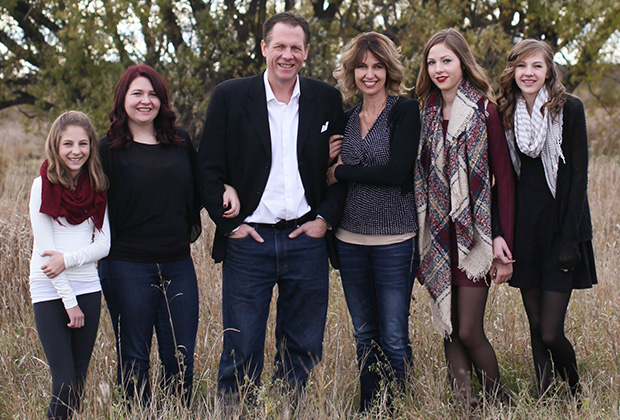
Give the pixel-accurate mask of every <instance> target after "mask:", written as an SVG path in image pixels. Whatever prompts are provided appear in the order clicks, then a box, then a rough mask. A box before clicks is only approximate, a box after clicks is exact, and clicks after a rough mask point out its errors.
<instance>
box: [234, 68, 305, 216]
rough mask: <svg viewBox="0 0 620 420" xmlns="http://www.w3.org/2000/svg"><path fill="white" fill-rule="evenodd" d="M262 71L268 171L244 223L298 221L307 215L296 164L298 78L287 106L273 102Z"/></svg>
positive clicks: (270, 90) (272, 96) (267, 82)
mask: <svg viewBox="0 0 620 420" xmlns="http://www.w3.org/2000/svg"><path fill="white" fill-rule="evenodd" d="M267 76H268V75H267V71H265V75H264V82H265V92H266V94H267V113H268V115H269V133H270V135H271V169H270V171H269V178H268V179H267V185H266V186H265V191H264V192H263V195H262V197H261V200H260V203H259V204H258V207H257V208H256V210H255V211H254V213H252V214H251V215H249V216H248V217H247V218H246V219H245V222H246V223H277V222H278V221H280V220H293V219H298V218H300V217H301V216H303V215H304V214H306V213H308V212H309V211H310V205H309V204H308V200H306V195H305V193H306V192H305V189H304V186H303V183H302V182H301V175H300V174H299V169H298V161H297V131H298V128H299V96H300V94H301V91H300V89H299V76H298V77H297V81H296V82H295V87H294V88H293V94H292V95H291V99H290V101H289V103H288V104H285V103H283V102H280V101H278V100H277V99H276V97H275V95H274V93H273V90H272V89H271V85H270V84H269V79H268V77H267Z"/></svg>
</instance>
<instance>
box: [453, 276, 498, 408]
mask: <svg viewBox="0 0 620 420" xmlns="http://www.w3.org/2000/svg"><path fill="white" fill-rule="evenodd" d="M488 293H489V290H488V289H487V288H486V287H460V286H453V287H452V334H451V335H450V339H446V340H444V350H445V354H446V361H447V363H448V371H449V373H450V379H451V383H452V386H453V388H454V391H455V393H456V395H457V396H459V397H462V398H465V399H467V400H469V399H470V398H471V397H472V393H473V387H472V377H471V375H472V365H473V367H474V369H475V370H476V375H477V376H478V380H479V381H480V383H481V384H483V385H484V389H485V391H486V393H487V395H489V396H496V395H497V393H498V392H499V384H500V381H499V368H498V366H497V358H496V357H495V351H494V350H493V347H491V343H489V340H488V339H487V337H486V335H485V334H484V308H485V306H486V301H487V295H488Z"/></svg>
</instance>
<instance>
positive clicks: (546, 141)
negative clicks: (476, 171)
mask: <svg viewBox="0 0 620 420" xmlns="http://www.w3.org/2000/svg"><path fill="white" fill-rule="evenodd" d="M553 55H554V54H553V51H552V50H551V47H549V45H547V44H546V43H545V42H543V41H538V40H534V39H526V40H524V41H521V42H519V43H518V44H516V45H515V46H514V47H513V48H512V50H511V51H510V53H509V54H508V60H507V63H506V69H505V70H504V72H503V74H502V76H501V79H500V87H501V94H500V98H499V103H500V105H499V110H500V112H501V114H502V118H503V123H504V128H505V130H506V138H507V140H508V146H509V149H510V152H511V158H512V162H513V166H514V168H515V171H516V172H517V175H518V182H517V193H516V224H515V226H516V228H515V244H514V258H515V260H516V263H515V264H514V274H513V277H512V280H511V282H510V285H511V286H514V287H518V288H519V289H521V296H522V298H523V304H524V305H525V311H526V313H527V317H528V320H529V323H530V335H531V339H532V353H533V355H534V366H535V368H536V376H537V378H538V385H539V391H540V393H541V395H544V394H545V393H546V392H547V391H548V389H549V387H550V386H551V384H552V381H553V368H555V371H556V372H557V373H558V374H559V375H560V377H561V378H562V379H563V380H565V381H567V382H568V388H569V391H570V393H571V394H572V395H576V394H578V392H579V390H580V386H579V374H578V372H577V360H576V357H575V350H574V349H573V346H572V344H571V343H570V341H569V340H568V338H566V336H565V335H564V320H565V318H566V310H567V309H568V303H569V301H570V297H571V293H572V291H573V290H574V289H586V288H591V287H592V285H593V284H595V283H596V282H597V278H596V269H595V265H594V253H593V250H592V222H591V220H590V208H589V205H588V197H587V183H588V135H587V132H586V118H585V113H584V109H583V104H582V103H581V101H580V100H579V99H577V98H576V97H574V96H572V95H569V94H568V93H566V90H565V89H564V86H563V85H562V83H561V82H560V80H559V77H558V73H557V71H556V68H555V65H554V63H553ZM552 361H553V362H552Z"/></svg>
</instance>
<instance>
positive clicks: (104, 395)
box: [0, 114, 620, 420]
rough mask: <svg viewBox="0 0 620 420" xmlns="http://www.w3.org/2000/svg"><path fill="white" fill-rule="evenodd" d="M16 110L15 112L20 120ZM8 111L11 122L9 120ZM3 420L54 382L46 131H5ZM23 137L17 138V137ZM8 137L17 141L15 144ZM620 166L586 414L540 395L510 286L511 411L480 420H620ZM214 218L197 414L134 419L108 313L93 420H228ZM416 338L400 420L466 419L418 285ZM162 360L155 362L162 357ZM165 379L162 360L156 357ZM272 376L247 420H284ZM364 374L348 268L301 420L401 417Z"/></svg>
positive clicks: (588, 329)
mask: <svg viewBox="0 0 620 420" xmlns="http://www.w3.org/2000/svg"><path fill="white" fill-rule="evenodd" d="M12 115H14V114H12ZM3 116H4V117H5V121H6V114H4V115H2V114H0V124H1V121H2V117H3ZM0 130H1V132H2V136H0V176H1V180H0V281H1V287H0V302H1V306H0V418H2V419H4V418H7V419H8V418H10V419H36V418H43V417H44V414H45V409H46V406H47V403H48V400H49V392H50V382H51V381H50V376H49V371H48V368H47V365H46V361H45V356H44V354H43V351H42V348H41V345H40V343H39V340H38V336H37V332H36V330H35V327H34V320H33V315H32V306H31V304H30V296H29V291H28V264H29V258H30V252H31V244H32V237H31V231H30V225H29V220H28V212H27V202H28V194H29V188H30V185H31V181H32V179H33V178H34V176H35V174H36V173H37V169H38V165H39V164H40V156H38V155H37V153H39V152H40V151H41V150H42V143H43V139H44V134H41V133H40V132H38V133H37V134H33V133H30V134H27V135H25V134H24V133H23V132H22V131H21V128H19V127H18V128H15V126H14V125H7V124H6V123H5V124H3V125H0ZM16 138H17V139H21V140H20V141H15V139H16ZM7 139H12V140H11V141H9V140H7ZM619 185H620V161H619V160H618V159H617V158H613V159H612V158H605V157H597V158H593V159H592V161H591V169H590V193H589V194H590V205H591V208H592V213H593V214H592V216H593V223H594V229H595V244H594V245H595V254H596V258H597V268H598V274H599V285H598V286H596V287H595V288H593V289H592V290H589V291H579V292H576V293H574V297H573V299H572V301H571V306H570V309H569V313H568V319H567V326H566V327H567V333H568V336H569V337H570V339H571V340H572V341H573V343H574V344H575V348H576V351H577V356H578V361H579V368H580V372H581V374H582V378H583V385H584V391H585V397H584V401H583V406H582V407H581V409H580V410H577V406H576V404H575V403H574V402H570V401H569V402H567V400H566V399H565V397H564V394H563V392H562V390H561V388H560V390H559V391H558V392H557V395H555V396H553V397H552V398H551V399H549V400H547V401H545V402H542V401H538V400H537V399H536V398H535V397H534V395H535V392H534V382H535V377H534V371H533V366H532V360H531V355H530V349H529V335H528V329H527V321H526V318H525V314H524V310H523V307H522V304H521V301H520V297H519V295H518V293H517V291H516V290H514V289H511V288H509V287H505V286H503V287H493V288H492V290H491V294H490V298H489V303H488V306H487V318H486V328H487V331H488V334H489V336H490V340H491V341H492V343H493V345H494V347H495V349H496V352H497V355H498V359H499V363H500V369H501V373H502V376H503V382H504V383H505V385H506V386H507V388H508V389H509V394H510V395H511V396H512V404H510V405H506V404H504V405H492V404H481V405H480V407H479V408H478V409H476V411H474V412H473V413H470V414H469V415H470V418H494V419H528V420H534V419H541V420H542V419H545V420H546V419H565V418H566V419H584V418H585V419H617V418H618V417H619V416H620V412H619V410H620V340H619V339H618V331H619V330H620V291H619V290H618V289H619V288H618V287H617V284H618V278H619V277H620V272H619V271H620V263H619V262H618V255H620V211H619V210H618V209H620V191H619ZM203 216H204V219H203V221H204V225H205V226H204V227H205V230H204V233H203V235H202V237H201V238H200V239H199V240H198V242H197V243H196V244H195V245H194V247H193V250H192V252H193V256H194V261H195V264H196V269H197V272H198V278H199V282H200V326H199V332H198V343H197V348H196V366H195V370H196V378H195V390H196V392H195V395H194V398H193V401H192V404H191V407H190V409H189V410H186V409H184V408H183V407H182V406H181V405H180V404H179V403H178V401H175V400H173V399H171V398H169V397H166V396H165V395H162V393H160V392H158V391H156V392H158V394H157V395H156V396H155V398H154V400H155V401H157V404H156V407H154V408H151V409H150V410H149V411H148V412H144V411H141V410H134V411H133V412H131V413H129V412H127V410H126V409H125V407H124V405H123V404H122V401H121V398H120V397H119V394H118V390H117V388H116V387H115V371H116V359H115V351H114V339H113V334H112V328H111V326H110V321H109V317H108V313H107V309H103V310H102V314H101V315H102V316H101V320H102V323H101V327H100V330H99V336H98V338H97V342H96V347H95V351H94V354H93V359H92V362H91V366H90V371H89V378H88V383H87V393H86V396H85V400H84V407H83V411H82V413H81V415H80V416H79V417H78V418H81V419H142V418H161V419H220V418H227V417H226V416H224V415H223V414H222V411H221V410H220V407H219V406H218V405H217V402H216V400H215V390H216V374H217V366H218V360H219V353H220V350H221V339H222V326H221V320H220V292H221V290H220V267H219V266H216V265H214V264H213V263H212V261H211V259H210V258H209V254H210V239H211V237H212V226H211V225H210V223H209V222H208V218H207V216H206V215H203ZM273 330H274V325H273V319H270V323H269V331H268V339H267V350H266V351H267V360H272V359H273V355H274V337H273ZM410 331H411V338H412V344H413V357H414V363H415V372H414V375H413V379H412V383H411V384H410V386H409V389H408V390H407V393H406V395H405V396H404V397H403V398H402V400H399V401H397V404H396V407H395V409H396V410H395V414H394V417H395V418H402V419H422V418H423V419H440V418H441V419H460V418H465V417H466V413H465V412H464V411H463V410H462V409H461V408H460V407H459V406H456V405H454V404H452V403H451V400H450V398H451V392H450V390H449V385H448V382H447V380H446V369H445V362H444V357H443V350H442V343H441V338H440V337H439V336H438V335H437V334H436V333H435V332H434V330H433V328H432V326H431V322H430V315H429V311H428V298H427V294H426V292H425V290H424V289H423V288H422V287H420V286H419V285H417V284H416V287H415V288H414V294H413V298H412V310H411V321H410ZM154 356H155V355H154ZM153 361H154V365H153V366H155V369H153V375H154V376H157V375H158V372H157V363H156V358H155V357H153ZM271 372H272V369H271V366H270V365H267V366H266V369H265V372H264V376H263V379H264V381H263V383H264V385H263V387H262V388H261V389H260V390H259V397H258V402H257V404H256V406H254V407H253V408H247V407H246V408H245V409H244V411H243V413H242V414H243V418H248V419H278V418H283V417H285V415H286V412H287V410H288V409H289V400H288V398H287V397H286V396H282V395H280V394H279V393H278V392H275V391H273V390H272V389H270V385H269V380H268V379H269V377H270V375H271ZM357 393H358V385H357V367H356V362H355V346H354V342H353V338H352V328H351V325H350V318H349V315H348V312H347V309H346V305H345V301H344V297H343V294H342V289H341V287H340V282H339V279H338V274H337V272H333V273H332V281H331V293H330V306H329V314H328V323H327V329H326V334H325V342H324V358H323V361H322V362H321V364H320V365H319V366H318V367H317V368H316V369H315V370H314V371H313V373H312V376H311V382H310V385H309V388H308V395H307V397H306V399H305V401H304V404H303V406H302V407H300V409H299V410H298V415H297V417H296V418H299V419H362V418H389V416H388V414H387V413H386V412H385V410H384V409H382V408H381V407H379V408H377V410H376V412H374V413H372V414H371V415H368V416H361V415H359V414H357V410H356V408H357Z"/></svg>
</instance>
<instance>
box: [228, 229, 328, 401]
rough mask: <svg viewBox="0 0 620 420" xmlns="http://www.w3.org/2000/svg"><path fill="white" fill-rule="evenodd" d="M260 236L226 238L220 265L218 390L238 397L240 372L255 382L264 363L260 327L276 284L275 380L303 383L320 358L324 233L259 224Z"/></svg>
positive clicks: (324, 313) (324, 305)
mask: <svg viewBox="0 0 620 420" xmlns="http://www.w3.org/2000/svg"><path fill="white" fill-rule="evenodd" d="M256 230H257V231H258V233H259V234H260V235H261V236H262V237H263V238H264V239H265V242H264V243H262V244H261V243H258V242H256V241H255V240H254V239H253V238H252V237H250V236H247V237H245V238H240V239H228V243H227V247H226V258H225V260H224V264H223V268H222V271H223V282H222V283H223V284H222V307H223V308H222V317H223V323H224V349H223V351H222V357H221V359H220V369H219V374H218V388H219V390H220V392H222V393H225V394H236V393H237V392H238V390H239V387H241V386H243V385H244V376H246V375H247V377H248V378H250V380H251V381H252V382H253V383H254V384H257V385H258V384H259V382H260V376H261V373H262V370H263V365H264V348H265V328H266V323H267V318H268V316H269V304H270V302H271V297H272V294H273V289H274V286H276V285H277V286H278V301H277V316H276V334H275V335H276V346H277V349H276V350H277V353H276V356H275V362H274V363H275V367H276V369H275V377H276V378H281V379H283V380H284V381H285V383H287V384H288V385H290V386H291V387H292V388H294V389H298V388H299V387H303V386H304V385H305V383H306V382H307V379H308V374H309V373H310V370H311V369H312V368H313V367H314V366H315V365H316V364H317V363H318V362H319V361H320V359H321V352H322V344H323V333H324V330H325V320H326V317H327V300H328V288H329V280H328V275H329V271H328V262H327V248H326V242H325V238H312V237H309V236H307V235H301V236H299V237H297V238H295V239H289V238H288V235H289V233H291V232H292V229H289V230H274V229H271V228H261V227H259V228H257V229H256Z"/></svg>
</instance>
